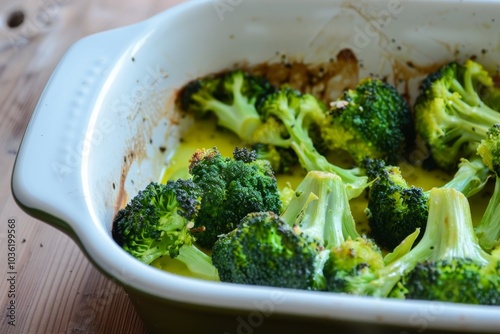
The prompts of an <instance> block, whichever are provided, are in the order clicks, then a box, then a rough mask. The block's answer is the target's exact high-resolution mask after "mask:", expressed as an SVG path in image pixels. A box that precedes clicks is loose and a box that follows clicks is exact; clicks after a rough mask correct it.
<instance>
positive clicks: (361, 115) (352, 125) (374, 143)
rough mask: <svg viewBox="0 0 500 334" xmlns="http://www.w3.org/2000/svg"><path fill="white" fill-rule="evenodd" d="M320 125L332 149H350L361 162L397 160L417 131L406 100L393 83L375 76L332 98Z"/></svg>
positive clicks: (391, 162) (347, 150)
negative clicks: (369, 159)
mask: <svg viewBox="0 0 500 334" xmlns="http://www.w3.org/2000/svg"><path fill="white" fill-rule="evenodd" d="M320 129H321V134H322V137H323V139H324V142H325V144H326V146H327V147H328V148H329V149H340V150H343V151H346V152H348V153H349V155H350V156H351V157H352V158H353V159H354V161H355V162H356V163H357V164H358V165H359V164H361V163H362V161H363V160H364V159H366V158H367V157H368V158H371V159H383V160H384V161H386V162H387V163H388V164H395V163H396V162H397V161H398V160H400V158H401V156H402V155H403V153H404V151H405V149H406V148H407V147H409V146H410V145H411V144H412V143H413V141H414V134H415V130H414V125H413V119H412V114H411V111H410V107H409V106H408V103H407V102H406V100H405V99H404V98H403V97H402V96H401V95H400V94H399V92H398V91H397V90H396V88H395V87H394V86H393V85H391V84H389V83H386V82H383V81H382V80H380V79H372V78H365V79H363V80H361V82H360V83H359V84H358V85H357V86H356V87H355V88H354V89H348V90H345V91H344V93H343V95H342V96H341V97H339V98H338V99H337V100H335V101H333V102H331V104H330V109H329V110H328V112H327V116H326V118H325V120H324V124H323V126H321V128H320Z"/></svg>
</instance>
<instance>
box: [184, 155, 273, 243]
mask: <svg viewBox="0 0 500 334" xmlns="http://www.w3.org/2000/svg"><path fill="white" fill-rule="evenodd" d="M189 173H190V174H191V175H192V180H193V182H194V183H195V184H196V185H197V186H198V187H199V188H200V191H201V194H202V195H201V198H200V207H199V209H198V212H197V214H196V216H195V217H194V218H193V220H194V230H196V231H198V232H197V233H196V238H197V242H198V244H200V245H201V246H203V247H205V248H207V249H211V248H212V247H213V245H214V243H215V242H216V241H217V239H218V237H219V235H221V234H225V233H228V232H230V231H232V230H233V229H234V228H235V227H236V226H237V225H238V223H239V222H240V220H241V219H242V218H243V217H244V216H246V215H247V214H248V213H251V212H260V211H272V212H275V213H279V212H280V210H281V199H280V192H279V190H278V186H277V183H276V177H275V175H274V171H273V169H272V168H271V165H270V163H269V161H267V160H259V159H256V154H255V152H254V151H249V150H248V149H246V148H243V149H238V148H236V149H235V150H234V153H233V158H228V157H224V156H222V155H221V154H220V152H219V151H218V149H217V148H211V149H199V150H197V151H196V152H195V153H194V154H193V157H192V158H191V162H190V164H189Z"/></svg>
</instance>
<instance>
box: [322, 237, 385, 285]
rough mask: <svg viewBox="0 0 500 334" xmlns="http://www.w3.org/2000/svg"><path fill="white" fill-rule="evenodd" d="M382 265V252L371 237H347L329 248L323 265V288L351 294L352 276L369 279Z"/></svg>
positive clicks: (358, 278)
mask: <svg viewBox="0 0 500 334" xmlns="http://www.w3.org/2000/svg"><path fill="white" fill-rule="evenodd" d="M384 265H385V264H384V258H383V256H382V252H381V251H380V249H379V247H378V246H377V245H376V244H375V243H374V241H373V240H372V239H369V238H366V237H364V236H363V237H357V238H356V239H347V240H345V241H344V242H342V243H341V244H340V245H338V246H335V247H332V248H330V253H329V257H328V260H327V261H326V262H325V265H324V266H323V276H324V278H325V290H326V291H330V292H341V293H349V294H352V293H353V291H352V287H351V285H350V281H351V280H352V277H356V279H357V280H370V279H372V278H373V277H374V275H376V273H377V272H378V271H379V270H381V269H382V268H383V267H384Z"/></svg>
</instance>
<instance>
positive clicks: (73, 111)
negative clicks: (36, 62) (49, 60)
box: [11, 24, 141, 241]
mask: <svg viewBox="0 0 500 334" xmlns="http://www.w3.org/2000/svg"><path fill="white" fill-rule="evenodd" d="M140 27H141V25H140V24H136V25H131V26H129V27H124V28H120V29H115V30H110V31H106V32H102V33H98V34H94V35H90V36H88V37H85V38H83V39H81V40H79V41H77V42H76V43H75V44H73V46H72V47H70V48H69V49H68V50H67V51H66V53H65V54H64V55H63V57H62V59H61V60H60V61H59V63H58V65H57V66H56V68H55V70H54V72H53V73H52V75H51V77H50V79H49V81H48V83H47V84H46V86H45V89H44V91H43V92H42V94H41V97H40V99H39V101H38V103H37V105H36V107H35V110H34V112H33V114H32V116H31V119H30V121H29V124H28V126H27V128H26V131H25V134H24V136H23V139H22V141H21V145H20V147H19V150H18V153H17V156H16V161H15V163H14V168H13V172H12V179H11V190H12V194H13V196H14V199H15V201H16V203H17V204H18V205H19V207H20V208H21V209H23V211H25V212H26V213H27V214H29V215H30V216H33V217H35V218H37V219H40V220H42V221H44V222H46V223H48V224H50V225H52V226H54V227H56V228H58V229H60V230H62V231H63V232H64V233H66V234H68V235H70V236H71V237H73V238H74V239H75V240H77V239H78V238H75V237H76V236H77V235H79V234H78V229H79V228H81V227H83V226H82V224H83V225H87V226H88V223H89V222H90V221H91V217H90V215H91V213H89V210H88V207H87V199H86V195H85V192H84V187H83V184H84V182H83V173H82V159H83V158H84V156H85V154H86V153H87V152H86V150H87V149H88V148H87V147H86V141H87V139H88V138H86V129H87V128H88V127H89V125H90V124H91V122H92V114H93V112H92V111H93V108H95V106H96V104H97V102H98V98H99V95H100V93H101V92H102V91H103V89H105V84H106V81H107V79H108V78H109V76H110V75H111V74H112V70H113V66H115V64H116V63H117V61H118V60H119V59H120V57H123V55H124V54H125V53H126V52H127V48H129V47H130V45H131V39H132V40H133V38H134V36H140V30H141V29H140ZM110 41H111V42H110ZM80 236H81V235H80ZM77 241H78V240H77Z"/></svg>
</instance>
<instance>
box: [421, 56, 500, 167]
mask: <svg viewBox="0 0 500 334" xmlns="http://www.w3.org/2000/svg"><path fill="white" fill-rule="evenodd" d="M492 86H493V80H492V77H491V76H490V74H489V73H488V72H487V71H486V70H485V69H484V68H483V67H482V66H481V65H480V64H478V63H477V62H475V61H472V60H467V61H466V62H465V63H464V64H463V65H460V64H458V63H456V62H451V63H449V64H447V65H444V66H442V67H441V68H439V69H438V70H437V71H436V72H434V73H432V74H430V75H429V76H428V77H427V78H426V79H424V80H423V82H422V84H421V94H420V95H419V96H418V97H417V99H416V102H415V105H414V111H415V123H416V129H417V132H418V133H419V134H420V135H421V137H422V138H423V139H424V140H425V141H426V143H427V144H428V145H429V148H430V151H431V154H432V157H433V159H434V161H435V162H436V164H437V165H438V166H439V167H441V168H443V169H445V170H453V169H454V168H456V166H457V164H458V162H459V161H460V159H461V158H466V159H468V158H470V157H471V156H473V155H475V154H476V149H477V146H478V145H479V143H480V142H481V140H482V139H484V138H486V132H487V131H488V129H489V128H490V127H491V126H492V125H493V124H497V123H500V113H498V112H497V111H496V110H493V109H491V108H490V107H489V106H488V105H487V104H486V103H484V101H483V100H482V97H481V92H483V91H484V90H485V89H487V88H489V87H492Z"/></svg>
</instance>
